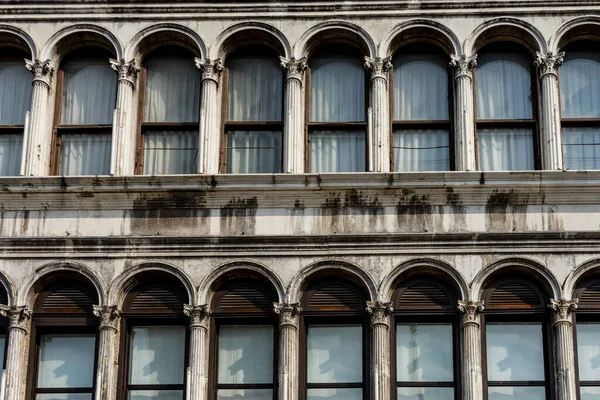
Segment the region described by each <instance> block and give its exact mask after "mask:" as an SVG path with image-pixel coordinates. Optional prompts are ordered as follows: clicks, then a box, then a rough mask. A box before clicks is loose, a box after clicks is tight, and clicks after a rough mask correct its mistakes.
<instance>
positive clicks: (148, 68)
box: [137, 47, 201, 175]
mask: <svg viewBox="0 0 600 400" xmlns="http://www.w3.org/2000/svg"><path fill="white" fill-rule="evenodd" d="M140 82H145V85H143V88H142V90H143V95H142V96H140V97H141V99H142V104H143V106H142V110H143V116H142V119H143V122H142V128H141V136H140V137H139V141H140V142H141V143H140V144H139V146H138V148H140V149H143V151H141V152H140V156H138V167H137V172H138V173H143V174H144V175H162V174H195V173H196V172H197V170H198V168H197V163H198V135H199V133H198V129H199V122H198V121H199V112H200V83H201V74H200V72H199V71H198V70H197V69H196V68H195V66H194V55H193V53H191V52H190V51H188V50H185V49H183V48H178V47H167V48H162V49H159V50H156V51H154V52H152V53H151V54H150V55H149V56H148V57H146V58H145V59H144V61H143V63H142V76H141V78H140Z"/></svg>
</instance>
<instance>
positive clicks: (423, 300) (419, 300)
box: [394, 282, 456, 310]
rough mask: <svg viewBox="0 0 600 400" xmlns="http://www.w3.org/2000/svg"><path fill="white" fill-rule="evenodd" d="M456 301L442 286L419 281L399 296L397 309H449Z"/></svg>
mask: <svg viewBox="0 0 600 400" xmlns="http://www.w3.org/2000/svg"><path fill="white" fill-rule="evenodd" d="M454 303H456V302H453V301H452V299H451V297H450V296H449V295H448V293H446V292H445V291H444V290H443V289H442V288H440V287H439V286H437V285H434V284H432V283H428V282H417V283H413V284H411V285H409V286H408V287H407V288H406V289H404V290H403V291H402V292H401V294H400V296H398V300H397V303H396V305H395V307H394V308H395V309H411V310H412V309H415V308H426V309H449V308H454V307H455V306H456V304H454Z"/></svg>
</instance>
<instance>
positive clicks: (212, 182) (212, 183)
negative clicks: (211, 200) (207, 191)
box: [210, 175, 218, 188]
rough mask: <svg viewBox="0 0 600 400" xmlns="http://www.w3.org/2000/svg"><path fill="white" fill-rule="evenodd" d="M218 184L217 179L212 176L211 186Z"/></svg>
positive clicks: (214, 186)
mask: <svg viewBox="0 0 600 400" xmlns="http://www.w3.org/2000/svg"><path fill="white" fill-rule="evenodd" d="M217 186H218V183H217V179H216V178H215V176H214V175H212V176H211V177H210V187H212V188H216V187H217Z"/></svg>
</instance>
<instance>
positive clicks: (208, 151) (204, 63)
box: [195, 58, 223, 175]
mask: <svg viewBox="0 0 600 400" xmlns="http://www.w3.org/2000/svg"><path fill="white" fill-rule="evenodd" d="M195 62H196V67H197V68H198V69H199V70H200V72H202V95H201V99H200V137H199V141H198V173H199V174H208V175H214V174H218V173H219V154H220V150H221V149H220V141H221V130H220V129H219V120H220V114H219V113H220V112H221V103H220V102H219V79H220V77H221V72H222V71H223V64H222V63H221V60H220V59H216V60H209V59H206V60H201V59H199V58H196V59H195Z"/></svg>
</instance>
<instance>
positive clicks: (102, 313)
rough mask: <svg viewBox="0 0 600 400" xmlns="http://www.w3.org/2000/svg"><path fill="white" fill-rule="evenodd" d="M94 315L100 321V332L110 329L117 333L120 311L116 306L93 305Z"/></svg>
mask: <svg viewBox="0 0 600 400" xmlns="http://www.w3.org/2000/svg"><path fill="white" fill-rule="evenodd" d="M93 307H94V315H95V316H96V317H98V318H99V319H100V328H99V329H100V330H103V329H111V330H113V331H115V332H116V331H117V326H118V324H119V318H120V317H121V310H119V309H118V308H117V306H107V305H103V306H98V305H94V306H93Z"/></svg>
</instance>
